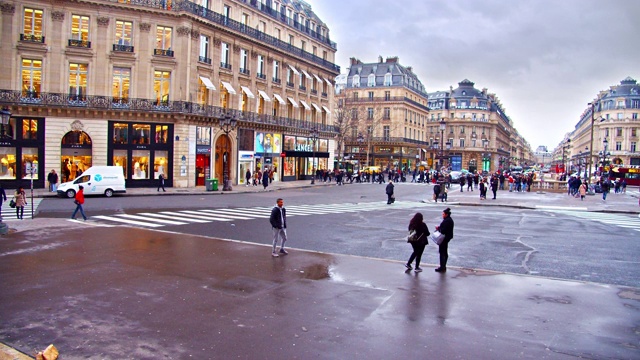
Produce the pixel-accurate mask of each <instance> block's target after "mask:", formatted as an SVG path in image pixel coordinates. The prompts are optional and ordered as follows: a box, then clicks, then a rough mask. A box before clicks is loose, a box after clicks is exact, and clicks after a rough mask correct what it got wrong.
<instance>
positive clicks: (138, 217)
mask: <svg viewBox="0 0 640 360" xmlns="http://www.w3.org/2000/svg"><path fill="white" fill-rule="evenodd" d="M116 216H118V217H123V218H127V219H133V220H143V221H152V222H158V223H161V224H167V225H187V223H185V222H180V221H175V220H166V219H149V218H148V217H144V216H139V215H131V214H118V215H116Z"/></svg>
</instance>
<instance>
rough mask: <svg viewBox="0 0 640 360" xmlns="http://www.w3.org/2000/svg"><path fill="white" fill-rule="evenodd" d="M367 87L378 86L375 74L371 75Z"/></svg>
mask: <svg viewBox="0 0 640 360" xmlns="http://www.w3.org/2000/svg"><path fill="white" fill-rule="evenodd" d="M367 85H369V86H376V75H375V74H369V79H368V81H367Z"/></svg>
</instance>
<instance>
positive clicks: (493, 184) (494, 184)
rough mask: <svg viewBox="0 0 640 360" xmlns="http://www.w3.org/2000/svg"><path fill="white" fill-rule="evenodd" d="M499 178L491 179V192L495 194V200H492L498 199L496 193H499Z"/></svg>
mask: <svg viewBox="0 0 640 360" xmlns="http://www.w3.org/2000/svg"><path fill="white" fill-rule="evenodd" d="M498 182H499V180H498V178H497V177H495V176H494V177H492V178H491V192H492V193H493V198H492V200H495V199H496V193H497V192H498ZM485 198H486V194H485Z"/></svg>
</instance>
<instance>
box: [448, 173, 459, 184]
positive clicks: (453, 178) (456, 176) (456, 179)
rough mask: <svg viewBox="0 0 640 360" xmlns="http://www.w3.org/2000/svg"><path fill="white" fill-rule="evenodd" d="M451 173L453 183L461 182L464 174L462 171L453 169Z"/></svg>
mask: <svg viewBox="0 0 640 360" xmlns="http://www.w3.org/2000/svg"><path fill="white" fill-rule="evenodd" d="M449 175H451V183H452V184H457V183H459V182H460V176H461V175H462V171H451V172H450V173H449Z"/></svg>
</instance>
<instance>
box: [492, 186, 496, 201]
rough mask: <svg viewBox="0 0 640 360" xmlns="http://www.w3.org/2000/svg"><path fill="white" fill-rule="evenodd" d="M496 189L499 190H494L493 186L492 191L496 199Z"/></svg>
mask: <svg viewBox="0 0 640 360" xmlns="http://www.w3.org/2000/svg"><path fill="white" fill-rule="evenodd" d="M496 191H497V190H494V189H493V188H492V189H491V192H492V193H493V198H494V199H495V198H496Z"/></svg>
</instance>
